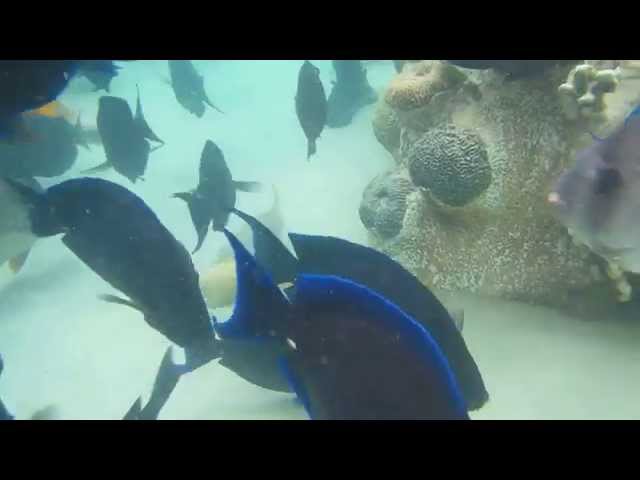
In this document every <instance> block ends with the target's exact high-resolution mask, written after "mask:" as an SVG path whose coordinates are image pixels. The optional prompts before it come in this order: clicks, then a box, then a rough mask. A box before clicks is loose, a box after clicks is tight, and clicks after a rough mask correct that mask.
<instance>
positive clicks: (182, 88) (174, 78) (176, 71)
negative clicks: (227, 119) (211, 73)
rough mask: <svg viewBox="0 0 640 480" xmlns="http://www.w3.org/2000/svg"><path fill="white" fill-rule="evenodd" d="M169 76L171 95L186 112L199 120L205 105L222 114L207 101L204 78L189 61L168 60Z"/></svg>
mask: <svg viewBox="0 0 640 480" xmlns="http://www.w3.org/2000/svg"><path fill="white" fill-rule="evenodd" d="M169 74H170V75H171V82H170V84H171V86H172V87H173V93H174V94H175V96H176V99H177V100H178V102H179V103H180V105H182V106H183V107H184V108H185V109H186V110H187V111H189V112H191V113H193V114H194V115H195V116H196V117H198V118H201V117H202V116H203V115H204V111H205V104H206V105H209V106H210V107H211V108H213V109H214V110H217V111H218V112H220V113H224V112H223V111H222V110H220V109H219V108H218V107H216V106H215V105H214V104H213V103H211V100H209V97H208V96H207V92H206V91H205V89H204V77H202V75H200V74H199V73H198V71H197V70H196V67H194V66H193V63H191V61H190V60H169Z"/></svg>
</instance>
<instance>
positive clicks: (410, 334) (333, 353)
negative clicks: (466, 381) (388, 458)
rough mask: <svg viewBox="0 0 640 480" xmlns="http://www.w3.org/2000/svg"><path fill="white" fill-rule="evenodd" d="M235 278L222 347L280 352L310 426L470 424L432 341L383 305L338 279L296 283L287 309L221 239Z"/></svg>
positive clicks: (262, 276) (239, 248) (243, 254)
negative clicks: (263, 345) (240, 343)
mask: <svg viewBox="0 0 640 480" xmlns="http://www.w3.org/2000/svg"><path fill="white" fill-rule="evenodd" d="M224 233H225V235H226V236H227V238H228V240H229V242H230V243H231V245H232V248H233V249H234V253H235V258H236V265H237V268H238V298H237V300H236V304H235V308H234V313H233V316H232V317H231V319H229V320H228V321H227V322H224V323H222V324H217V325H216V331H217V332H218V334H219V335H220V336H221V337H222V338H237V339H238V340H242V339H243V338H244V339H251V340H253V341H254V342H257V341H272V342H278V345H279V347H280V348H283V349H284V353H283V354H282V355H281V356H280V357H279V358H280V360H279V361H278V364H279V365H280V366H281V368H282V369H283V371H284V373H285V376H286V377H287V378H288V379H289V381H290V383H291V385H292V387H293V389H294V390H295V392H296V394H297V395H298V397H299V398H300V400H301V401H302V403H303V404H304V406H305V408H306V410H307V412H308V414H309V416H310V417H311V418H312V419H327V420H338V419H349V420H364V419H468V418H469V417H468V413H467V408H466V405H465V402H464V399H463V397H462V395H461V393H460V392H459V389H458V387H457V385H456V380H455V377H454V375H453V373H452V372H451V370H450V368H449V366H448V363H447V360H446V358H445V356H444V355H443V354H442V352H441V350H440V348H439V347H438V345H437V343H436V342H435V341H434V340H433V338H432V337H431V335H430V334H429V332H428V331H427V330H426V329H425V328H423V327H422V326H421V325H420V324H419V323H418V322H416V321H415V320H414V319H412V318H411V317H410V316H409V315H407V314H406V313H405V312H403V311H402V310H400V309H399V308H398V307H397V306H396V305H394V304H393V303H392V302H390V301H389V300H388V299H386V298H384V297H383V296H381V295H379V294H377V293H376V292H374V291H372V290H370V289H368V288H366V287H364V286H362V285H359V284H357V283H354V282H352V281H350V280H346V279H343V278H340V277H336V276H325V275H307V274H300V275H297V277H296V279H295V294H294V295H293V296H292V298H289V299H287V298H286V297H285V296H284V294H283V293H282V292H281V290H279V289H278V288H277V286H276V285H275V283H273V280H272V278H271V276H270V275H269V274H268V273H267V272H266V271H265V270H264V269H262V267H261V266H260V265H259V264H258V262H257V261H256V260H255V258H253V257H252V256H251V254H250V253H249V252H248V251H247V250H246V248H245V247H244V246H243V245H242V244H241V243H240V242H239V241H238V240H237V239H236V238H235V237H234V235H233V234H231V233H230V232H229V231H228V230H226V229H225V230H224Z"/></svg>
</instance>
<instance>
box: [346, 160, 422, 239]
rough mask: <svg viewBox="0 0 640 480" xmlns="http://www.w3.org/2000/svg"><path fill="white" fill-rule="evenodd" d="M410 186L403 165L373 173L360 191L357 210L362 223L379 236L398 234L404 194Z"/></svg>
mask: <svg viewBox="0 0 640 480" xmlns="http://www.w3.org/2000/svg"><path fill="white" fill-rule="evenodd" d="M414 190H415V187H414V186H413V185H412V184H411V180H409V178H408V177H407V175H406V173H405V171H404V169H400V170H396V171H392V172H384V173H382V174H380V175H378V176H377V177H375V178H374V179H373V180H372V181H371V182H370V183H369V185H368V186H367V188H365V190H364V193H363V195H362V202H361V204H360V210H359V213H360V219H361V220H362V223H363V225H364V226H365V227H366V228H367V230H369V231H370V232H372V233H374V234H376V235H378V236H379V237H381V238H385V239H389V238H393V237H395V236H396V235H398V233H400V231H401V230H402V225H403V221H404V215H405V212H406V209H407V196H408V195H409V194H410V193H411V192H413V191H414Z"/></svg>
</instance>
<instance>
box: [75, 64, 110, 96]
mask: <svg viewBox="0 0 640 480" xmlns="http://www.w3.org/2000/svg"><path fill="white" fill-rule="evenodd" d="M119 69H120V67H118V66H117V65H116V64H114V63H113V60H83V61H82V62H81V63H80V67H79V72H78V73H79V75H82V76H84V77H85V78H86V79H87V80H89V81H90V82H91V83H93V86H94V87H95V89H94V92H97V91H100V90H104V91H106V92H107V93H109V92H110V91H111V81H112V80H113V79H114V78H115V77H117V76H118V70H119Z"/></svg>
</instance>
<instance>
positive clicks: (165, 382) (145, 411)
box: [123, 347, 183, 420]
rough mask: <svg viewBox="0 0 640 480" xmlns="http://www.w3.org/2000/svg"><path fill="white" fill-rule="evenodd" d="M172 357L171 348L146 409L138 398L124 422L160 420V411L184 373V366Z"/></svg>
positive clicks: (154, 384)
mask: <svg viewBox="0 0 640 480" xmlns="http://www.w3.org/2000/svg"><path fill="white" fill-rule="evenodd" d="M172 355H173V348H172V347H169V348H168V349H167V351H166V352H165V354H164V356H163V357H162V363H160V367H159V368H158V373H157V374H156V379H155V382H154V383H153V390H152V391H151V396H150V397H149V400H148V401H147V403H146V404H145V405H144V407H143V406H142V398H141V397H138V398H137V399H136V401H135V402H134V403H133V405H132V406H131V408H129V411H128V412H127V413H126V415H125V416H124V418H123V420H157V419H158V415H159V414H160V411H161V410H162V408H163V407H164V406H165V404H166V403H167V401H168V400H169V397H171V394H172V393H173V391H174V390H175V388H176V386H177V385H178V382H179V381H180V377H181V376H182V373H183V368H182V366H181V365H178V364H176V363H174V362H173V359H172Z"/></svg>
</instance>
